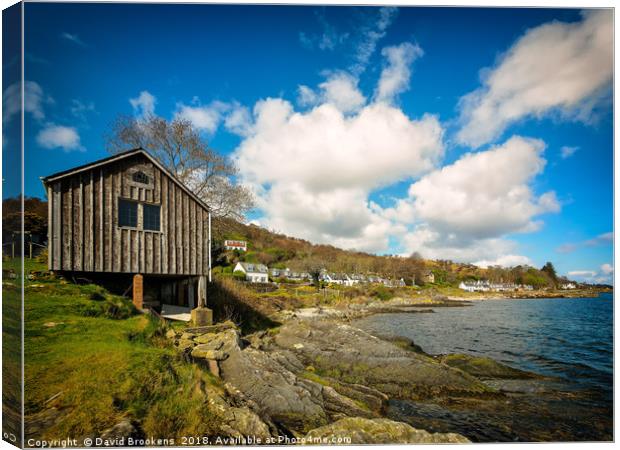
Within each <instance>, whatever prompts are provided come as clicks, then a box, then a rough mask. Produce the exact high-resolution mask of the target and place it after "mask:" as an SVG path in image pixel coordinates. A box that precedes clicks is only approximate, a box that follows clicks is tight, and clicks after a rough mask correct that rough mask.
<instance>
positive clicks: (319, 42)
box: [299, 11, 349, 50]
mask: <svg viewBox="0 0 620 450" xmlns="http://www.w3.org/2000/svg"><path fill="white" fill-rule="evenodd" d="M316 17H317V19H318V21H319V24H320V26H321V29H322V32H321V33H320V34H319V35H315V34H307V33H304V32H300V33H299V41H300V42H301V45H303V46H304V47H306V48H308V49H312V48H314V47H315V46H316V47H318V48H319V49H321V50H334V49H335V48H336V47H338V46H339V45H341V44H343V43H344V42H345V41H346V40H347V39H348V38H349V33H346V32H342V33H340V32H338V30H337V29H336V27H335V26H333V25H332V24H330V23H329V22H328V21H327V18H326V17H325V14H324V12H322V11H321V12H317V13H316Z"/></svg>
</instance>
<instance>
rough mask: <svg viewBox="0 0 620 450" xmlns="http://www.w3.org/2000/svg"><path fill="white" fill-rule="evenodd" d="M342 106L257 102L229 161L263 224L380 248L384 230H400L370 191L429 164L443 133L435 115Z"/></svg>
mask: <svg viewBox="0 0 620 450" xmlns="http://www.w3.org/2000/svg"><path fill="white" fill-rule="evenodd" d="M332 100H333V98H332ZM341 109H342V104H341V105H340V108H338V107H336V106H335V105H333V104H331V103H323V104H321V105H319V106H316V107H315V108H313V109H311V110H309V111H307V112H295V111H294V109H293V106H292V105H291V104H290V103H289V102H287V101H285V100H283V99H274V98H270V99H266V100H262V101H260V102H258V103H257V104H256V105H255V107H254V111H253V114H254V123H253V125H252V127H251V132H250V133H249V135H248V136H247V138H246V139H245V140H244V141H243V142H242V143H241V144H240V146H239V147H238V148H237V150H236V151H235V159H236V161H237V164H238V166H239V169H240V174H241V176H242V179H243V181H244V182H245V183H247V184H248V185H249V186H250V187H251V188H252V189H253V190H254V192H255V193H256V195H257V197H258V206H259V208H260V209H261V210H262V211H263V213H264V217H263V218H261V223H263V224H265V225H266V226H269V227H270V228H273V229H276V230H279V231H282V232H285V233H289V234H291V235H295V236H299V237H303V238H306V239H310V240H312V241H315V242H322V243H330V244H333V245H338V246H341V247H344V248H357V249H360V250H367V251H386V250H387V249H388V238H389V235H390V234H393V233H394V232H401V233H402V232H403V229H402V226H400V225H398V224H396V225H395V224H393V223H391V221H390V220H389V219H387V218H385V217H383V216H382V212H381V210H380V208H378V207H377V206H376V205H373V204H372V203H371V202H369V200H368V195H369V194H370V192H371V191H372V190H373V189H376V188H378V187H380V186H383V185H385V184H391V183H394V182H395V181H398V180H403V179H408V178H411V177H414V176H418V175H420V174H423V173H425V172H427V171H429V170H431V169H432V168H434V167H435V166H436V164H437V163H438V161H439V160H440V158H441V157H442V155H443V144H442V136H443V130H442V127H441V125H440V124H439V122H438V120H437V119H436V118H435V117H434V116H430V115H426V116H423V117H422V118H421V119H419V120H412V119H410V118H409V117H407V116H406V115H405V114H404V113H403V112H402V111H401V110H399V109H397V108H394V107H392V106H390V105H387V104H379V103H373V104H370V105H367V106H365V107H363V108H362V109H361V110H359V111H358V112H357V113H355V114H353V115H345V114H344V113H343V112H342V111H341ZM344 109H347V108H344Z"/></svg>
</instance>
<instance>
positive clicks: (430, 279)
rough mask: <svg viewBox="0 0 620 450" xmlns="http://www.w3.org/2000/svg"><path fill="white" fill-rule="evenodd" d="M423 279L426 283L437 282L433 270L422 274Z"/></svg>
mask: <svg viewBox="0 0 620 450" xmlns="http://www.w3.org/2000/svg"><path fill="white" fill-rule="evenodd" d="M422 280H423V281H424V282H425V283H434V282H435V274H434V273H433V272H432V271H430V270H427V271H426V272H425V273H424V275H423V276H422Z"/></svg>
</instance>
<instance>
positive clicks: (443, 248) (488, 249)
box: [402, 223, 524, 264]
mask: <svg viewBox="0 0 620 450" xmlns="http://www.w3.org/2000/svg"><path fill="white" fill-rule="evenodd" d="M402 243H403V247H404V249H405V251H404V252H403V254H411V253H413V252H418V253H420V254H421V255H422V256H423V257H425V258H430V259H450V260H453V261H459V262H472V261H476V263H477V264H485V263H488V264H490V263H491V262H495V261H498V260H499V259H501V258H503V259H502V261H503V262H504V264H506V263H508V260H507V258H508V257H510V258H512V259H513V260H514V259H515V258H517V257H519V255H516V254H515V252H516V250H517V249H516V247H517V245H516V243H515V242H514V241H511V240H509V239H504V238H501V237H489V238H472V237H471V236H466V235H461V234H457V233H452V232H445V231H440V230H438V229H436V228H434V227H432V226H431V225H430V224H428V223H421V224H418V225H415V226H414V227H413V228H410V227H408V228H407V231H406V232H405V233H404V234H403V235H402ZM521 258H524V257H521Z"/></svg>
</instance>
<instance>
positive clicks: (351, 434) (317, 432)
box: [306, 417, 470, 445]
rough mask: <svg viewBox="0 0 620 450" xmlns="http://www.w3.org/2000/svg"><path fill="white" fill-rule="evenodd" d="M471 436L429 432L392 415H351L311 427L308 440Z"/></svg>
mask: <svg viewBox="0 0 620 450" xmlns="http://www.w3.org/2000/svg"><path fill="white" fill-rule="evenodd" d="M469 442H470V441H469V439H467V438H466V437H464V436H461V435H460V434H456V433H429V432H428V431H424V430H418V429H416V428H413V427H412V426H411V425H408V424H406V423H403V422H395V421H393V420H389V419H364V418H361V417H348V418H345V419H341V420H338V421H337V422H334V423H331V424H329V425H325V426H322V427H320V428H317V429H314V430H312V431H310V432H309V433H308V434H307V435H306V443H313V444H323V445H325V444H352V445H359V444H440V443H450V444H465V443H469Z"/></svg>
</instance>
